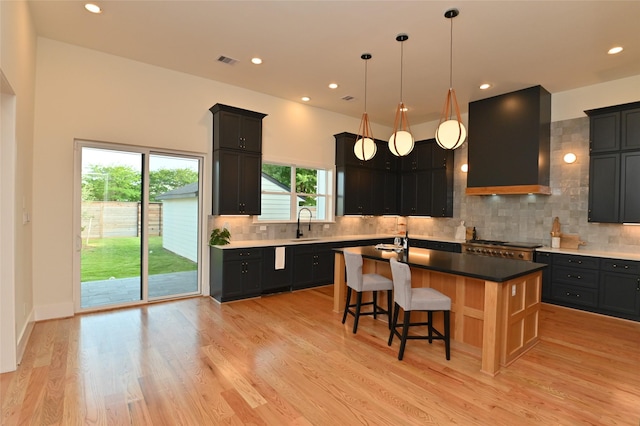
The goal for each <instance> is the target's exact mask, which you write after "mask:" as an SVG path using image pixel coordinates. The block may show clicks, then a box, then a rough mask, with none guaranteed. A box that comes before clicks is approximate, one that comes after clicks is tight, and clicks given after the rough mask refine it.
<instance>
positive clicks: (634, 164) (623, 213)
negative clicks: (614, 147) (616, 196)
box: [620, 150, 640, 223]
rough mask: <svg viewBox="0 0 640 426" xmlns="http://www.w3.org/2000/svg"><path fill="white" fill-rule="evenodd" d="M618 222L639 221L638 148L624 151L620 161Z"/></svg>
mask: <svg viewBox="0 0 640 426" xmlns="http://www.w3.org/2000/svg"><path fill="white" fill-rule="evenodd" d="M620 165H621V168H620V222H622V223H639V222H640V150H638V151H633V152H624V153H622V154H621V161H620Z"/></svg>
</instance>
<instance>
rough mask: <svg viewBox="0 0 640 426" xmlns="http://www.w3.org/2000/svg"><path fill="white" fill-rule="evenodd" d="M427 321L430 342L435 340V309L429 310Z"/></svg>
mask: <svg viewBox="0 0 640 426" xmlns="http://www.w3.org/2000/svg"><path fill="white" fill-rule="evenodd" d="M427 322H428V323H429V325H428V327H429V344H431V342H433V311H427Z"/></svg>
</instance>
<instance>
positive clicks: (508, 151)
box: [466, 86, 551, 195]
mask: <svg viewBox="0 0 640 426" xmlns="http://www.w3.org/2000/svg"><path fill="white" fill-rule="evenodd" d="M550 126H551V94H550V93H549V92H548V91H547V90H545V89H544V88H543V87H542V86H534V87H530V88H527V89H522V90H518V91H515V92H511V93H506V94H503V95H498V96H494V97H491V98H487V99H481V100H478V101H474V102H469V143H468V164H469V172H468V173H467V189H466V193H467V195H490V194H494V193H499V194H527V193H537V194H550V193H551V190H550V187H549V171H550V169H549V164H550V161H549V160H550V133H551V127H550Z"/></svg>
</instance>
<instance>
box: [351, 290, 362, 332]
mask: <svg viewBox="0 0 640 426" xmlns="http://www.w3.org/2000/svg"><path fill="white" fill-rule="evenodd" d="M361 305H362V292H361V291H356V314H355V315H354V316H355V317H356V318H355V320H354V321H353V334H356V331H358V320H359V319H360V306H361Z"/></svg>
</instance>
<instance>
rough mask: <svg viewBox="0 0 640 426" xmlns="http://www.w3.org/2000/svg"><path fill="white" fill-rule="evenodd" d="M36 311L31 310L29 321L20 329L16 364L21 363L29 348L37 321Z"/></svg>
mask: <svg viewBox="0 0 640 426" xmlns="http://www.w3.org/2000/svg"><path fill="white" fill-rule="evenodd" d="M33 317H34V312H33V309H32V310H31V312H29V317H28V318H27V322H26V324H25V325H24V327H22V330H20V334H19V335H18V342H17V345H16V364H18V365H20V363H21V362H22V356H23V355H24V352H25V350H26V349H27V343H29V337H31V332H32V331H33V326H34V325H35V321H34V319H33Z"/></svg>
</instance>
